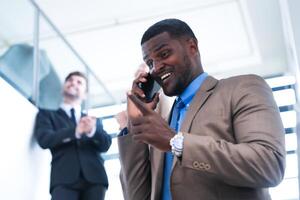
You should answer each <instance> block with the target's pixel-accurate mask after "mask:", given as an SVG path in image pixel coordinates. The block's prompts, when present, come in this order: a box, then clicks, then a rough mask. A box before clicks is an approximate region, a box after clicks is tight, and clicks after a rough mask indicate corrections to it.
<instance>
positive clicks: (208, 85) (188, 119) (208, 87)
mask: <svg viewBox="0 0 300 200" xmlns="http://www.w3.org/2000/svg"><path fill="white" fill-rule="evenodd" d="M217 83H218V80H217V79H215V78H213V77H211V76H208V77H207V78H206V79H205V81H204V82H203V84H202V85H201V87H200V89H199V90H198V91H197V93H196V95H195V96H194V98H193V100H192V102H191V104H190V106H189V108H188V110H187V113H186V115H185V118H184V120H183V122H182V124H181V128H180V131H182V132H189V129H190V126H191V123H192V121H193V119H194V118H195V116H196V114H197V112H198V111H199V110H200V109H201V107H202V106H203V105H204V103H205V102H206V100H207V99H208V97H209V96H210V95H211V94H212V92H213V88H214V87H215V86H216V85H217Z"/></svg>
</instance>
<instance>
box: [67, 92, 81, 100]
mask: <svg viewBox="0 0 300 200" xmlns="http://www.w3.org/2000/svg"><path fill="white" fill-rule="evenodd" d="M63 95H64V97H66V98H68V99H71V100H78V99H79V96H78V94H72V93H69V92H66V91H64V92H63Z"/></svg>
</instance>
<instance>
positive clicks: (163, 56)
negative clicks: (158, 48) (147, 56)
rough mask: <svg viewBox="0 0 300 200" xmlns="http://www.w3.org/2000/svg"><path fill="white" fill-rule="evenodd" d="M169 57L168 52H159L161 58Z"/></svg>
mask: <svg viewBox="0 0 300 200" xmlns="http://www.w3.org/2000/svg"><path fill="white" fill-rule="evenodd" d="M168 55H169V52H168V51H163V52H161V54H160V56H161V57H162V58H165V57H167V56H168Z"/></svg>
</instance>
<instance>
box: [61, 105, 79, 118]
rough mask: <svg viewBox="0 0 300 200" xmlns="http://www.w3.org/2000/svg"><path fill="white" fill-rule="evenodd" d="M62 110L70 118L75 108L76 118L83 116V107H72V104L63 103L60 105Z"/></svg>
mask: <svg viewBox="0 0 300 200" xmlns="http://www.w3.org/2000/svg"><path fill="white" fill-rule="evenodd" d="M60 108H61V109H63V110H64V111H65V112H66V113H67V114H68V116H69V117H70V116H71V108H74V110H75V114H76V117H77V115H81V105H75V106H72V105H70V104H66V103H62V104H60Z"/></svg>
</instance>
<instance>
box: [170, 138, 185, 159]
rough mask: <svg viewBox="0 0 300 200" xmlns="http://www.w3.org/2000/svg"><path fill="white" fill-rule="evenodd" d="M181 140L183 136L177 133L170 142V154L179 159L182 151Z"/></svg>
mask: <svg viewBox="0 0 300 200" xmlns="http://www.w3.org/2000/svg"><path fill="white" fill-rule="evenodd" d="M183 140H184V136H183V134H182V132H178V133H177V134H176V135H175V136H174V137H173V138H172V139H171V140H170V145H171V149H172V153H173V154H174V155H175V156H177V157H181V156H182V151H183Z"/></svg>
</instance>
